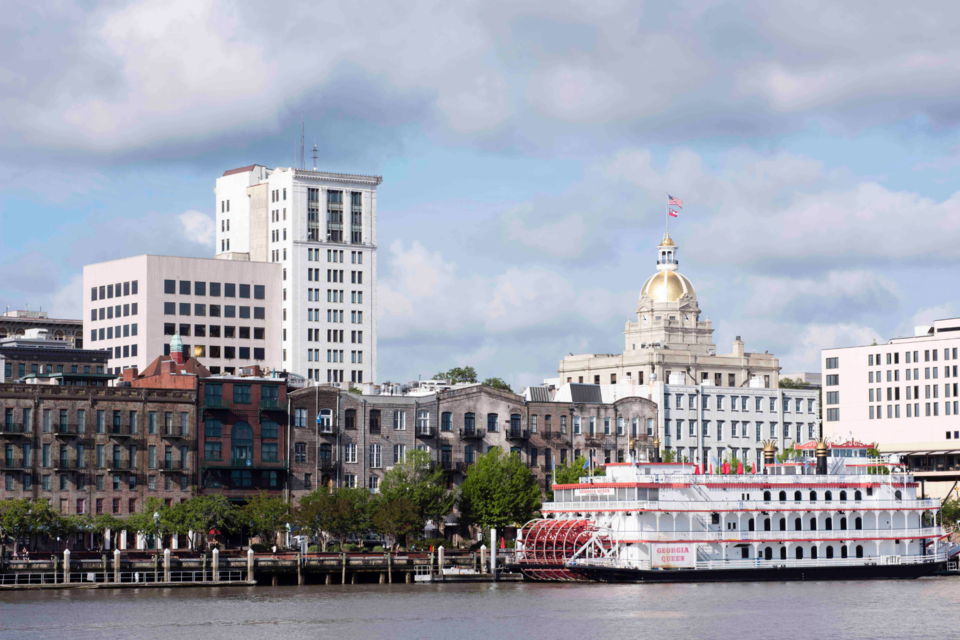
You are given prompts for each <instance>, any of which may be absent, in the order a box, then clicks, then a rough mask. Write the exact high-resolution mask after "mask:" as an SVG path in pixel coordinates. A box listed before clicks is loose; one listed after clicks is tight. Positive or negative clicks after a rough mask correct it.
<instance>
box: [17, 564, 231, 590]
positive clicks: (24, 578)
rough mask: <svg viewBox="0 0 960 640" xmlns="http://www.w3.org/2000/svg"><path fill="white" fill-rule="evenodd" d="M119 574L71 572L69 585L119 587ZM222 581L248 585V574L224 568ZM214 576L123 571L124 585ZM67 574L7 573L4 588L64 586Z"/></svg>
mask: <svg viewBox="0 0 960 640" xmlns="http://www.w3.org/2000/svg"><path fill="white" fill-rule="evenodd" d="M115 577H116V574H115V573H114V572H113V571H107V573H106V575H104V573H103V570H102V569H100V570H99V571H76V572H75V571H71V572H70V573H69V578H70V580H69V582H70V583H71V584H84V583H85V584H94V583H96V584H117V583H116V582H115V581H114V578H115ZM218 577H219V582H246V580H247V572H246V571H245V570H243V569H220V571H219V576H218ZM213 578H214V573H213V570H212V569H207V570H206V571H205V572H204V571H202V570H196V571H192V570H181V571H171V572H170V580H169V581H165V580H164V572H163V567H160V568H159V570H158V571H154V570H152V569H145V570H144V571H121V572H120V584H137V583H140V584H162V583H165V584H173V583H178V584H179V583H184V582H213ZM64 582H65V581H64V574H63V572H57V573H54V572H44V573H3V574H0V586H5V587H8V586H16V585H53V584H63V583H64Z"/></svg>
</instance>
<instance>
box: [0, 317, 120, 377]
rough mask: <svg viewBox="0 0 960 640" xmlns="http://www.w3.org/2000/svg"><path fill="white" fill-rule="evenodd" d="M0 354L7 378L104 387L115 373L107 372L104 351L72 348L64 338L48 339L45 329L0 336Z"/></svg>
mask: <svg viewBox="0 0 960 640" xmlns="http://www.w3.org/2000/svg"><path fill="white" fill-rule="evenodd" d="M0 356H2V357H3V369H4V375H3V379H4V380H6V381H7V382H13V381H29V382H33V383H41V384H62V385H90V386H95V387H96V386H100V387H103V386H106V385H107V384H108V383H109V382H110V380H113V379H114V377H115V376H112V375H110V374H108V373H107V372H106V364H107V359H108V358H109V357H110V355H109V354H108V353H107V352H106V351H102V350H99V349H80V348H73V347H71V345H70V342H68V341H66V340H53V339H50V335H49V332H48V331H47V330H46V329H27V330H26V331H25V332H24V333H22V334H21V335H19V336H16V337H12V338H3V339H0Z"/></svg>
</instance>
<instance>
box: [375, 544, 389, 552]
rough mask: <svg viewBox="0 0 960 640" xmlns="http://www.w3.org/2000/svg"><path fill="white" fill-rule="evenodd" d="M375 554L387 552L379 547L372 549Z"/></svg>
mask: <svg viewBox="0 0 960 640" xmlns="http://www.w3.org/2000/svg"><path fill="white" fill-rule="evenodd" d="M372 551H373V553H385V552H386V551H387V550H386V549H384V548H383V547H382V546H381V545H379V544H378V545H377V546H375V547H374V548H373V549H372Z"/></svg>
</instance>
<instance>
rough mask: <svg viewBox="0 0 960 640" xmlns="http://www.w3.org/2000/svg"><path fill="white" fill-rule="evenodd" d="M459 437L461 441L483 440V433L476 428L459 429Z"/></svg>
mask: <svg viewBox="0 0 960 640" xmlns="http://www.w3.org/2000/svg"><path fill="white" fill-rule="evenodd" d="M460 437H461V438H463V439H473V438H478V439H481V440H482V439H483V431H481V430H480V429H477V428H473V429H460Z"/></svg>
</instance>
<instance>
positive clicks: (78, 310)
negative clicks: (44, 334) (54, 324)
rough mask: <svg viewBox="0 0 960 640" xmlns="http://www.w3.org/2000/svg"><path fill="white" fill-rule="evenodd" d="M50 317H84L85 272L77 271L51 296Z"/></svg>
mask: <svg viewBox="0 0 960 640" xmlns="http://www.w3.org/2000/svg"><path fill="white" fill-rule="evenodd" d="M50 317H52V318H76V319H82V318H83V274H82V273H77V274H74V276H73V277H72V278H70V280H69V282H67V284H65V285H64V286H62V287H60V288H59V289H57V291H55V292H54V293H53V295H52V296H50Z"/></svg>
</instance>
